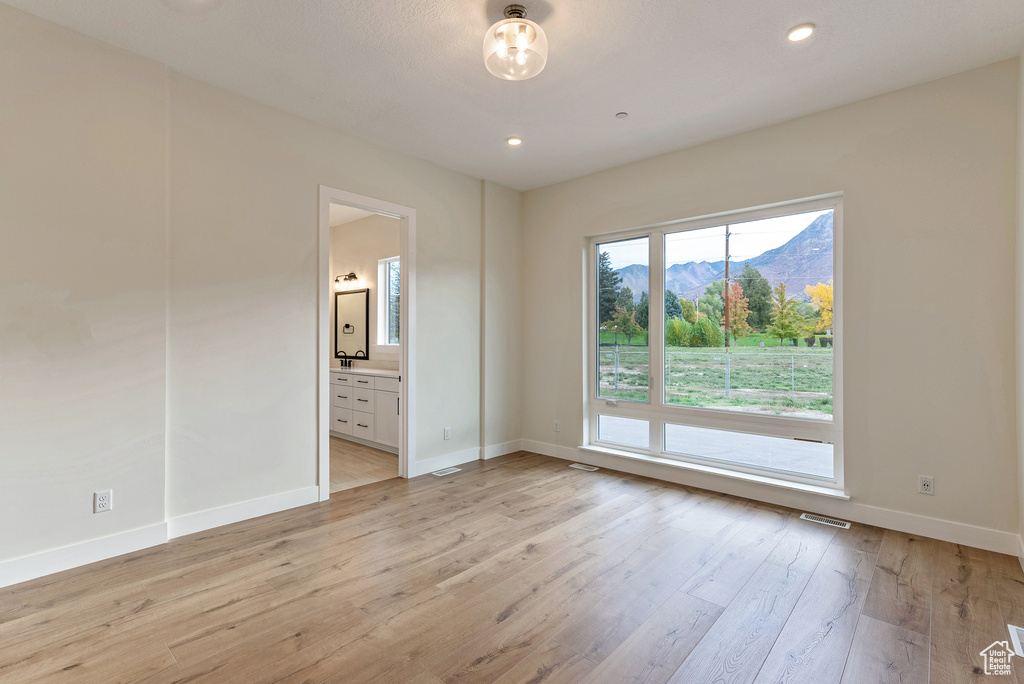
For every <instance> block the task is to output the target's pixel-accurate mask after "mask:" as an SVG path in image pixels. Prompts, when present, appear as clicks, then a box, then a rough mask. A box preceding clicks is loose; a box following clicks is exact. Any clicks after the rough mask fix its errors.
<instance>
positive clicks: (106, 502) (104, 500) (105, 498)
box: [92, 489, 114, 513]
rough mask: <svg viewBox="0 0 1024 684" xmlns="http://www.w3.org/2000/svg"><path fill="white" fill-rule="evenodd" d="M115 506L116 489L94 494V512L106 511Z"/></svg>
mask: <svg viewBox="0 0 1024 684" xmlns="http://www.w3.org/2000/svg"><path fill="white" fill-rule="evenodd" d="M113 507H114V490H112V489H105V490H103V491H102V492H93V494H92V512H93V513H106V512H107V511H109V510H111V509H112V508H113Z"/></svg>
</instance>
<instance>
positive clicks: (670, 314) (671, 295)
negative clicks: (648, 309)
mask: <svg viewBox="0 0 1024 684" xmlns="http://www.w3.org/2000/svg"><path fill="white" fill-rule="evenodd" d="M682 317H683V306H682V304H680V303H679V297H677V296H676V293H675V292H673V291H672V290H665V320H666V321H667V320H669V319H670V318H679V319H682Z"/></svg>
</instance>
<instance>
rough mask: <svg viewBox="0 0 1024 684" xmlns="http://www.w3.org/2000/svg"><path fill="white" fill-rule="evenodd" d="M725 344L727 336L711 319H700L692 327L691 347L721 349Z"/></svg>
mask: <svg viewBox="0 0 1024 684" xmlns="http://www.w3.org/2000/svg"><path fill="white" fill-rule="evenodd" d="M724 343H725V334H724V333H723V332H722V329H721V328H720V327H718V326H717V325H715V324H714V323H713V322H712V321H711V319H710V318H698V319H697V322H696V323H695V324H693V325H692V326H690V345H689V346H691V347H721V346H722V345H723V344H724Z"/></svg>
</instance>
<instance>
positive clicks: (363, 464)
mask: <svg viewBox="0 0 1024 684" xmlns="http://www.w3.org/2000/svg"><path fill="white" fill-rule="evenodd" d="M392 477H398V456H396V455H395V454H389V453H388V452H386V451H381V450H380V449H374V448H373V447H368V446H364V445H362V444H359V443H358V442H350V441H348V440H347V439H339V438H337V437H331V494H334V493H335V492H340V491H344V490H346V489H352V488H354V487H362V486H363V485H367V484H373V483H374V482H380V481H381V480H388V479H390V478H392Z"/></svg>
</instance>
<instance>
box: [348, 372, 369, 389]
mask: <svg viewBox="0 0 1024 684" xmlns="http://www.w3.org/2000/svg"><path fill="white" fill-rule="evenodd" d="M352 386H353V387H362V388H363V389H373V376H372V375H353V376H352Z"/></svg>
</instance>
